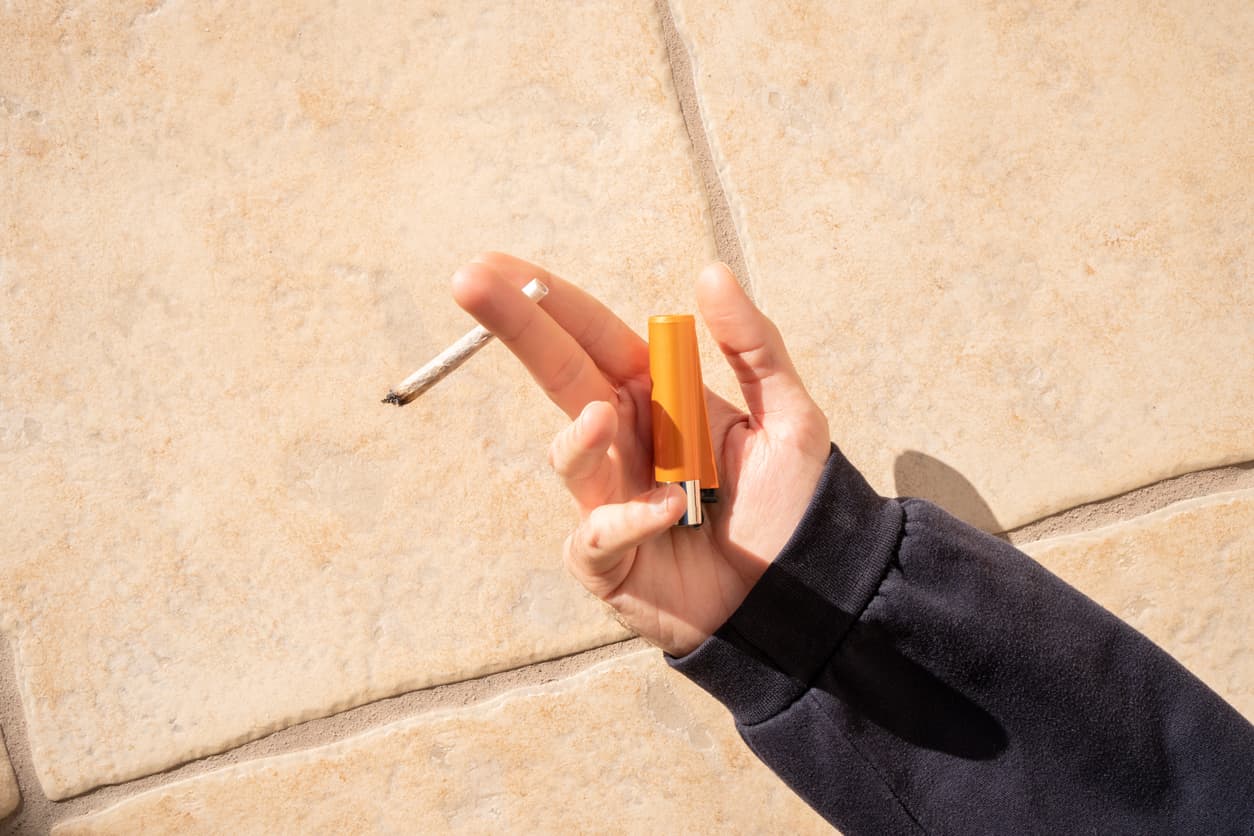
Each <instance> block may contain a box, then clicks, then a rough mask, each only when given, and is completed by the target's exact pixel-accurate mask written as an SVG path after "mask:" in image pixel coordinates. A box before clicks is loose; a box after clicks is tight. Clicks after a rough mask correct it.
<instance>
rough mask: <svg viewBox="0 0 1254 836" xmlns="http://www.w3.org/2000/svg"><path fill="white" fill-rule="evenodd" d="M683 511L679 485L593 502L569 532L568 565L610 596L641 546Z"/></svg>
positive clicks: (598, 593) (600, 594)
mask: <svg viewBox="0 0 1254 836" xmlns="http://www.w3.org/2000/svg"><path fill="white" fill-rule="evenodd" d="M683 511H684V502H683V497H682V495H681V492H680V491H679V489H677V488H676V487H675V486H674V485H662V486H660V487H657V488H654V489H653V490H650V491H646V492H644V493H643V494H641V495H640V496H637V497H635V498H634V499H630V500H628V501H627V502H622V503H618V504H611V505H601V506H599V507H597V508H594V509H593V510H592V512H591V513H590V514H588V516H586V517H585V518H584V520H583V522H581V523H580V524H579V527H578V528H576V529H575V530H574V531H573V532H572V533H571V535H570V536H569V537H567V538H566V548H565V552H566V554H565V557H566V567H567V568H568V569H569V570H570V573H571V574H572V575H574V576H575V577H576V578H577V579H578V580H579V582H580V583H582V584H583V585H584V586H585V587H586V588H587V590H588V591H589V592H591V593H592V594H593V595H595V596H597V597H598V598H606V597H608V596H609V595H610V594H611V593H613V592H614V590H616V589H618V587H619V586H621V585H622V583H623V580H624V579H626V577H627V575H629V574H630V573H631V567H632V564H633V563H634V562H635V554H636V547H637V546H639V545H640V544H641V543H644V542H645V541H647V540H651V539H653V538H654V537H657V536H658V535H659V534H661V533H663V532H664V531H667V530H668V529H669V528H670V527H671V526H672V525H674V524H675V522H676V520H678V519H679V518H680V517H681V516H683Z"/></svg>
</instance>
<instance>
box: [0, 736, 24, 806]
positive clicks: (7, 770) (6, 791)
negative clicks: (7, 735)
mask: <svg viewBox="0 0 1254 836" xmlns="http://www.w3.org/2000/svg"><path fill="white" fill-rule="evenodd" d="M21 801H22V793H21V791H20V790H19V789H18V786H17V776H16V775H14V774H13V764H11V763H9V753H8V751H6V749H5V745H4V735H3V734H0V819H3V818H4V817H5V816H7V815H8V814H9V813H12V812H13V811H14V810H16V809H17V805H18V804H20V803H21Z"/></svg>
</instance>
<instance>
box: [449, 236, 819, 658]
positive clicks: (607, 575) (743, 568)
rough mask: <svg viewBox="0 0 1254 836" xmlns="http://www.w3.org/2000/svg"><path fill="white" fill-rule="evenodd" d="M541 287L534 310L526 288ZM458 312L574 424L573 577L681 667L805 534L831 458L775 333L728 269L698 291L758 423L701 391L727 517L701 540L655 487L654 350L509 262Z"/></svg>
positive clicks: (671, 496) (490, 256)
mask: <svg viewBox="0 0 1254 836" xmlns="http://www.w3.org/2000/svg"><path fill="white" fill-rule="evenodd" d="M533 277H538V278H540V280H541V281H543V282H544V283H545V284H547V285H548V286H549V295H548V296H546V297H545V298H544V300H543V301H542V302H540V303H539V304H538V305H537V304H536V303H534V302H532V301H530V300H529V299H527V297H526V296H524V295H523V293H522V290H521V288H522V286H523V285H524V284H526V283H527V281H529V280H530V279H531V278H533ZM452 291H453V297H454V298H455V299H456V300H457V303H458V304H459V305H460V306H461V307H462V308H463V309H465V310H466V312H467V313H469V314H470V315H472V316H473V317H475V319H477V320H478V321H479V322H480V323H482V324H483V326H484V327H486V328H487V329H489V330H490V331H492V332H493V334H495V335H496V336H497V337H498V338H499V339H500V340H501V342H503V343H504V344H505V345H506V346H507V347H508V348H509V349H510V351H512V352H513V353H514V354H515V356H517V357H518V359H519V360H521V361H522V363H523V365H525V366H526V367H527V369H528V370H529V371H530V372H531V375H532V376H533V377H534V378H535V380H536V383H538V384H539V386H540V388H541V389H542V390H543V391H544V393H545V394H546V395H547V396H548V397H549V399H550V400H552V401H553V403H555V404H556V405H557V406H558V407H559V408H560V409H562V411H563V412H565V413H566V414H567V415H568V416H569V417H570V418H572V419H573V421H572V423H571V424H570V425H569V426H567V427H566V428H565V429H564V430H562V431H561V432H560V433H559V434H558V435H557V437H556V438H555V439H554V440H553V443H552V445H551V447H550V450H549V461H550V463H551V464H552V466H553V469H554V470H555V471H556V472H557V474H558V475H559V476H560V477H561V478H562V481H563V483H564V484H565V485H566V488H567V490H569V491H570V493H571V495H572V496H573V497H574V500H575V506H576V508H577V509H578V513H579V523H578V525H577V526H576V527H575V529H574V531H572V532H571V534H570V536H569V537H568V538H567V539H566V544H565V549H564V552H565V554H564V559H565V562H566V566H567V568H568V569H569V570H570V572H571V574H573V575H574V576H575V578H576V579H578V580H579V582H580V583H582V584H583V585H584V586H585V587H586V588H587V589H588V590H589V591H590V592H591V593H592V594H594V595H596V596H597V597H598V598H600V599H601V600H603V601H605V602H606V603H608V604H609V605H610V606H611V607H613V608H614V610H615V611H616V612H617V614H618V618H619V619H620V620H621V621H622V622H623V623H624V624H625V625H627V627H629V628H630V629H632V630H634V631H635V632H636V633H638V634H639V635H641V636H643V637H644V638H645V639H647V640H648V641H650V642H652V643H653V644H655V645H657V646H658V647H660V648H662V649H663V650H665V651H666V652H667V653H670V654H671V655H673V656H682V655H684V654H686V653H688V652H690V651H691V650H693V649H694V648H696V646H697V645H699V644H700V643H701V642H702V641H704V640H705V639H706V638H707V637H708V636H709V635H710V634H711V633H712V632H714V631H715V630H717V629H718V627H719V626H720V625H722V624H723V622H724V621H726V620H727V618H728V617H729V616H730V615H731V614H732V613H733V612H734V611H735V610H736V608H737V607H738V606H739V605H740V603H741V602H742V601H744V599H745V596H746V595H747V594H748V593H749V590H750V589H751V588H752V587H753V584H754V583H756V582H757V580H758V578H759V577H761V575H762V573H763V572H764V571H766V567H767V566H768V565H770V563H771V561H772V560H774V559H775V556H776V555H777V554H779V552H780V550H781V549H782V548H783V546H784V544H785V543H786V542H787V541H788V538H789V536H791V534H792V532H793V529H794V528H796V526H797V523H798V522H799V521H800V520H801V515H802V513H803V512H804V511H805V508H806V505H807V504H808V503H809V500H810V497H811V496H812V495H813V493H814V489H815V487H816V485H817V484H818V479H819V475H820V473H821V472H822V470H823V465H824V462H825V461H826V459H827V455H828V450H829V446H830V442H831V439H830V434H829V431H828V425H827V419H826V418H825V417H824V415H823V412H822V411H821V410H820V409H819V408H818V406H817V405H816V404H815V402H814V400H813V399H812V398H811V397H810V395H809V394H808V393H807V392H806V389H805V387H804V385H802V383H801V379H800V378H799V377H798V376H797V371H796V369H795V368H794V367H793V364H792V361H791V360H790V359H789V357H788V352H787V350H786V349H785V348H784V342H783V339H782V338H781V337H780V334H779V330H778V329H777V328H776V327H775V325H774V324H773V323H772V322H771V321H770V320H769V319H767V318H766V317H765V316H764V315H763V314H762V312H761V311H759V310H758V309H757V308H756V307H755V306H754V304H753V302H752V301H750V299H749V298H748V297H747V296H746V295H745V293H744V291H743V290H742V289H741V287H740V285H739V284H738V283H737V282H736V279H735V277H734V276H733V275H732V274H731V271H730V270H729V269H728V268H727V266H726V265H724V264H719V263H715V264H711V265H709V266H708V267H706V268H705V269H704V270H702V271H701V274H700V276H699V277H698V278H697V281H696V296H697V307H698V309H699V311H700V312H701V316H702V318H703V319H704V320H705V322H706V325H707V326H708V327H709V330H710V334H711V335H712V336H713V337H714V340H715V341H716V342H717V343H718V346H719V348H720V349H721V350H722V352H723V355H724V356H725V357H726V358H727V362H728V363H729V364H730V365H731V367H732V370H733V371H734V372H735V374H736V378H737V380H738V381H739V383H740V388H741V392H742V394H743V395H744V400H745V404H746V405H747V406H748V412H743V411H741V410H738V409H737V408H736V407H734V406H733V405H732V404H730V403H728V402H727V401H726V400H724V399H723V398H721V397H719V396H718V395H717V394H715V393H713V392H711V391H710V390H709V389H708V388H707V389H706V393H705V394H706V403H707V406H708V409H709V416H710V432H711V436H712V439H713V443H714V452H715V459H716V461H717V464H718V470H719V474H720V475H719V479H720V490H721V493H722V496H721V497H720V501H719V503H717V504H715V505H711V506H707V507H706V511H707V514H708V520H707V522H706V524H705V525H703V526H701V527H700V528H698V529H695V530H693V529H687V528H674V527H673V525H674V523H675V522H676V520H678V519H679V517H680V516H681V515H682V512H683V503H682V500H681V491H680V490H679V489H678V488H677V487H674V486H669V487H656V485H655V482H654V481H653V461H652V456H653V452H652V441H651V435H650V417H649V414H650V411H649V392H650V382H649V354H648V345H647V344H646V343H645V341H644V340H642V339H641V338H640V337H639V336H638V335H637V334H636V333H635V332H634V331H632V330H631V329H630V328H629V327H628V326H627V325H626V324H625V323H624V322H623V321H622V320H620V319H619V318H618V317H617V316H615V315H614V314H613V313H612V312H611V311H610V310H609V309H608V308H606V307H605V306H604V305H603V304H601V303H600V302H599V301H597V300H596V299H594V298H593V297H592V296H590V295H588V294H587V293H585V292H584V291H582V290H580V289H579V288H578V287H577V286H575V285H574V284H571V283H570V282H566V281H564V280H562V279H561V278H559V277H557V276H554V275H553V274H551V273H549V272H548V271H547V270H545V269H543V268H541V267H538V266H536V265H534V264H529V263H527V262H525V261H522V260H521V259H517V258H514V257H513V256H509V255H505V254H502V253H487V254H484V255H481V256H478V257H476V258H475V259H474V260H472V261H471V262H470V263H469V264H467V265H465V266H463V267H462V268H460V269H459V270H458V271H457V273H456V274H455V275H454V276H453V286H452Z"/></svg>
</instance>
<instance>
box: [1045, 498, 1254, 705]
mask: <svg viewBox="0 0 1254 836" xmlns="http://www.w3.org/2000/svg"><path fill="white" fill-rule="evenodd" d="M1024 550H1025V551H1026V552H1028V554H1030V555H1032V557H1034V558H1036V559H1037V560H1038V561H1040V562H1041V563H1042V564H1044V565H1045V566H1046V567H1047V568H1048V569H1050V571H1052V572H1054V573H1055V574H1057V575H1059V576H1060V577H1062V578H1063V579H1064V580H1066V581H1067V582H1069V583H1070V584H1072V585H1073V586H1075V587H1077V588H1079V589H1080V590H1081V591H1083V592H1084V593H1085V594H1086V595H1088V596H1089V597H1090V598H1093V599H1094V600H1095V601H1097V602H1098V603H1099V604H1101V605H1102V606H1104V607H1106V608H1107V609H1108V610H1110V611H1111V612H1113V613H1115V614H1116V615H1117V616H1119V617H1120V618H1122V619H1123V620H1124V621H1126V622H1128V623H1129V624H1131V625H1132V626H1133V627H1135V628H1136V629H1137V630H1140V631H1141V632H1142V633H1144V634H1145V635H1146V636H1148V637H1149V638H1150V639H1151V640H1153V641H1154V642H1155V643H1156V644H1158V645H1159V646H1160V647H1162V648H1164V649H1166V650H1167V652H1168V653H1170V654H1171V655H1172V656H1174V657H1175V658H1176V659H1178V660H1179V661H1180V662H1181V663H1182V664H1183V665H1184V666H1185V667H1187V668H1188V669H1189V670H1190V671H1192V672H1193V673H1194V674H1195V675H1196V676H1197V677H1198V678H1199V679H1201V680H1202V681H1203V682H1205V683H1206V684H1207V685H1209V686H1210V687H1211V688H1212V689H1213V690H1214V691H1215V692H1216V693H1218V694H1219V695H1220V696H1221V697H1223V698H1224V699H1225V700H1227V701H1228V702H1229V703H1230V704H1232V705H1233V706H1234V707H1235V708H1236V709H1237V710H1238V711H1240V712H1241V713H1242V714H1244V715H1245V716H1246V717H1247V718H1251V719H1254V639H1251V637H1252V636H1254V617H1251V614H1250V601H1252V600H1254V490H1245V491H1233V492H1231V493H1226V494H1217V495H1214V496H1209V497H1202V498H1199V499H1191V500H1187V501H1185V502H1179V503H1176V504H1175V505H1169V506H1168V507H1166V508H1164V509H1162V510H1161V511H1156V512H1154V513H1152V514H1146V515H1145V516H1143V517H1138V518H1136V519H1134V520H1130V521H1128V522H1123V523H1118V524H1116V525H1111V526H1107V527H1105V528H1101V529H1097V530H1095V531H1091V532H1086V533H1084V534H1073V535H1069V536H1066V537H1059V538H1056V539H1052V540H1042V541H1040V542H1037V543H1033V544H1031V545H1028V546H1025V547H1024Z"/></svg>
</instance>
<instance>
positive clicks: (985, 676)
mask: <svg viewBox="0 0 1254 836" xmlns="http://www.w3.org/2000/svg"><path fill="white" fill-rule="evenodd" d="M667 661H668V662H669V663H670V664H671V665H672V666H673V667H674V668H676V669H677V670H679V671H681V672H682V673H683V674H685V675H686V676H688V677H689V678H690V679H692V680H693V681H695V682H696V683H697V684H699V685H700V686H701V687H703V688H704V689H705V690H706V691H708V692H709V693H711V694H712V695H713V696H715V697H716V698H717V699H719V700H720V701H721V702H722V703H723V704H724V705H726V706H727V708H728V709H730V711H731V713H732V715H733V717H734V718H735V722H736V726H737V729H738V730H739V732H740V734H741V736H742V737H743V738H744V739H745V741H746V742H747V743H748V744H749V746H750V748H752V750H753V751H754V752H755V753H756V754H757V756H758V757H760V758H761V759H762V760H763V761H764V762H765V763H766V764H767V765H768V766H769V767H771V769H773V770H774V771H775V772H776V773H777V774H778V775H779V776H780V777H781V778H783V780H784V781H786V782H787V783H788V784H789V785H790V786H791V787H792V788H793V789H794V790H795V791H796V792H797V793H798V794H799V795H800V796H801V797H802V798H803V799H805V800H806V801H807V802H808V803H809V804H810V805H811V806H812V807H814V808H815V809H816V810H818V811H819V812H820V813H821V814H822V815H823V816H824V817H825V818H826V819H827V820H828V821H830V822H831V823H832V824H833V825H835V826H836V827H838V828H840V829H841V830H842V831H844V833H845V834H846V835H847V836H857V835H858V834H877V836H878V834H894V833H936V834H939V833H954V834H982V833H988V834H1005V833H1038V832H1049V833H1101V834H1120V833H1128V834H1156V833H1187V834H1201V833H1206V834H1223V833H1247V834H1248V833H1254V727H1251V725H1250V723H1249V722H1247V721H1246V720H1245V719H1244V718H1243V717H1242V716H1241V715H1240V714H1239V713H1237V711H1236V710H1234V709H1233V708H1232V707H1231V706H1229V705H1228V704H1227V703H1225V702H1224V701H1223V700H1222V699H1221V698H1220V697H1219V696H1218V695H1216V694H1215V693H1214V692H1213V691H1211V690H1210V689H1209V688H1207V687H1206V686H1205V685H1204V684H1203V683H1202V682H1201V681H1199V680H1198V679H1197V678H1196V677H1194V676H1193V675H1192V674H1190V673H1189V672H1188V671H1187V670H1185V669H1184V668H1183V667H1182V666H1181V665H1180V664H1179V663H1178V662H1176V661H1175V660H1174V659H1172V658H1171V657H1170V656H1169V655H1168V654H1167V653H1165V652H1164V651H1163V650H1162V649H1160V648H1159V647H1157V646H1156V645H1154V644H1153V643H1152V642H1150V641H1149V640H1148V639H1146V638H1145V637H1144V636H1142V635H1141V634H1140V633H1138V632H1137V631H1135V630H1133V629H1132V628H1131V627H1129V626H1128V625H1126V624H1124V623H1123V622H1122V621H1120V620H1119V619H1118V618H1116V617H1115V616H1113V615H1112V614H1111V613H1109V612H1108V611H1106V610H1104V609H1103V608H1101V607H1100V606H1098V605H1097V604H1096V603H1094V602H1093V601H1092V600H1090V599H1088V598H1086V597H1085V596H1084V595H1082V594H1081V593H1080V592H1078V591H1077V590H1075V589H1073V588H1072V587H1070V586H1068V585H1067V584H1066V583H1064V582H1063V581H1062V580H1060V579H1059V578H1058V577H1056V576H1054V575H1053V574H1051V573H1050V572H1048V571H1047V570H1046V569H1045V568H1044V567H1042V566H1041V565H1040V564H1038V563H1036V562H1035V561H1033V560H1032V559H1031V558H1029V557H1028V556H1027V555H1025V554H1023V553H1022V552H1020V551H1018V550H1017V549H1015V548H1014V547H1013V546H1011V545H1009V544H1007V543H1005V542H1003V541H1002V540H999V539H998V538H996V537H993V536H991V535H988V534H984V533H982V532H980V531H978V530H976V529H974V528H972V527H970V526H968V525H966V524H964V523H962V522H960V521H959V520H957V519H955V518H954V517H951V516H950V515H948V514H947V513H945V512H944V511H942V510H941V509H939V508H937V507H936V506H935V505H932V504H930V503H927V502H924V501H921V500H915V499H904V500H896V499H885V498H883V497H880V496H877V495H876V494H875V492H874V491H873V490H871V488H870V486H869V485H867V483H866V482H865V480H863V478H862V476H861V475H860V474H859V473H858V472H857V471H856V470H855V469H854V468H853V467H852V466H851V465H850V464H849V463H848V462H847V461H846V460H845V458H844V457H843V456H842V455H841V453H840V451H839V450H837V449H836V448H835V446H833V448H832V453H831V456H830V457H829V459H828V462H827V466H826V468H825V470H824V472H823V476H822V478H821V480H820V482H819V486H818V489H817V491H816V493H815V495H814V497H813V499H812V500H811V502H810V505H809V507H808V508H807V509H806V511H805V515H804V517H803V518H802V520H801V523H800V524H799V525H798V527H797V530H796V531H795V532H794V533H793V535H792V538H791V539H790V540H789V542H788V544H787V545H786V546H785V548H784V549H783V551H782V552H781V553H780V555H779V556H778V557H777V559H776V560H775V562H774V563H772V564H771V566H770V567H769V568H768V569H767V571H766V573H765V574H764V575H763V576H762V578H761V580H759V582H758V583H757V584H756V585H755V586H754V587H753V589H752V590H751V591H750V593H749V595H748V597H747V598H746V599H745V601H744V603H743V604H742V605H741V606H740V608H739V609H738V610H737V611H736V612H735V614H733V615H732V617H731V618H730V619H728V621H727V623H726V624H724V625H723V626H722V627H721V628H720V629H719V630H718V632H717V633H715V634H714V635H713V636H711V637H710V638H709V639H707V640H706V641H705V642H704V643H703V644H701V646H700V647H698V648H697V649H696V650H694V651H693V652H692V653H690V654H688V655H686V656H684V657H682V658H679V659H675V658H673V657H669V656H668V657H667Z"/></svg>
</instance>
